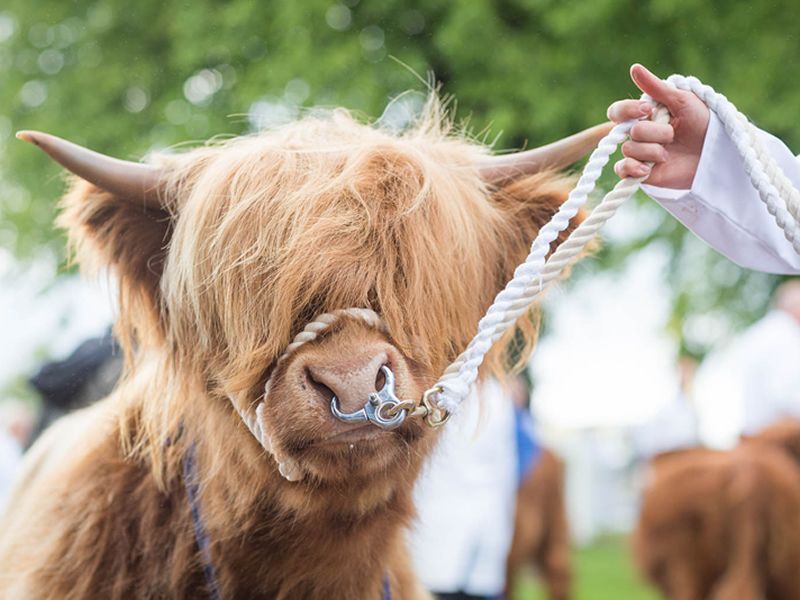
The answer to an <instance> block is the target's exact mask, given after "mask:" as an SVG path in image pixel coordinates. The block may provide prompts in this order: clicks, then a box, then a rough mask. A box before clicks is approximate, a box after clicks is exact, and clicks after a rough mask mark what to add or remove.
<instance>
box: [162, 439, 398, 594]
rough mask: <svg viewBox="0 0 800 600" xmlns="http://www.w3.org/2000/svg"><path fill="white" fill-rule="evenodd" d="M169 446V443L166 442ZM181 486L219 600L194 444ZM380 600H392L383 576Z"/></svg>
mask: <svg viewBox="0 0 800 600" xmlns="http://www.w3.org/2000/svg"><path fill="white" fill-rule="evenodd" d="M167 443H168V444H170V443H171V442H167ZM183 485H184V487H185V488H186V497H187V498H188V499H189V509H190V510H191V513H192V525H193V527H194V539H195V542H197V547H198V549H199V550H200V558H201V559H202V561H203V576H204V577H205V579H206V586H207V587H208V593H209V594H210V596H211V598H212V599H213V600H221V598H222V595H221V594H220V591H219V582H218V581H217V570H216V569H215V568H214V560H213V558H212V557H211V541H210V539H209V537H208V533H207V532H206V528H205V526H204V525H203V515H202V513H201V512H200V503H199V502H198V498H197V496H198V492H199V488H200V485H199V484H198V482H197V462H196V459H195V447H194V444H191V445H190V446H189V449H188V450H187V451H186V454H184V455H183ZM381 600H392V590H391V588H390V587H389V576H388V575H384V576H383V592H382V594H381Z"/></svg>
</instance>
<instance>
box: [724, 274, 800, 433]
mask: <svg viewBox="0 0 800 600" xmlns="http://www.w3.org/2000/svg"><path fill="white" fill-rule="evenodd" d="M737 347H738V351H739V359H740V364H741V373H740V376H741V377H742V388H743V389H742V391H743V409H744V410H743V415H744V418H743V425H742V433H743V434H744V435H748V436H749V435H754V434H757V433H759V432H760V431H762V430H763V429H764V428H766V427H768V426H769V425H772V424H773V423H775V422H777V421H780V420H781V419H783V418H786V417H793V418H796V419H800V279H792V280H789V281H786V282H784V283H782V284H781V285H780V286H778V288H777V289H776V290H775V294H774V296H773V303H772V308H771V309H770V311H769V312H768V313H767V314H766V316H764V317H763V318H762V319H761V320H760V321H758V322H756V323H755V324H753V325H752V326H751V327H750V328H749V329H747V330H746V331H745V332H744V333H743V334H742V336H741V338H740V339H739V340H738V341H737Z"/></svg>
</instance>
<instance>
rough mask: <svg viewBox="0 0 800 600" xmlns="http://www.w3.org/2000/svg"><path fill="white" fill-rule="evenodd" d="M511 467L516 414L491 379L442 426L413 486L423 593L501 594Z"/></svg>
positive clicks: (513, 487)
mask: <svg viewBox="0 0 800 600" xmlns="http://www.w3.org/2000/svg"><path fill="white" fill-rule="evenodd" d="M478 395H479V396H480V398H479V397H478ZM516 461H517V456H516V437H515V429H514V407H513V404H512V402H511V399H510V398H509V397H508V395H507V394H506V392H505V391H504V390H503V388H502V387H501V385H500V384H499V383H498V382H497V381H496V380H494V379H489V380H487V381H486V382H484V383H483V384H482V385H481V386H479V388H478V394H476V393H475V392H473V393H472V394H471V395H470V397H468V398H467V399H466V401H465V402H464V404H463V405H462V408H461V410H460V411H459V412H458V413H457V414H456V415H455V416H453V418H452V419H451V420H450V422H448V423H447V425H445V429H444V431H443V432H442V437H441V439H440V440H439V444H438V446H437V448H436V450H435V452H434V455H433V456H432V457H431V459H430V460H429V461H428V464H427V465H426V468H425V470H424V471H423V474H422V477H421V478H420V480H419V481H418V482H417V487H416V490H415V500H416V505H417V509H418V512H419V517H418V519H417V522H416V523H415V524H414V526H413V527H412V529H411V556H412V557H413V560H414V566H415V568H416V572H417V575H418V576H419V577H420V579H421V580H422V582H423V584H424V585H425V586H426V587H427V588H428V589H429V590H432V591H435V592H456V591H462V592H466V593H468V594H474V595H477V596H496V595H499V594H501V593H502V592H503V590H504V587H505V574H506V558H507V557H508V551H509V549H510V547H511V540H512V537H513V534H514V510H515V503H516V491H517V482H516V476H517V475H516V469H517V462H516Z"/></svg>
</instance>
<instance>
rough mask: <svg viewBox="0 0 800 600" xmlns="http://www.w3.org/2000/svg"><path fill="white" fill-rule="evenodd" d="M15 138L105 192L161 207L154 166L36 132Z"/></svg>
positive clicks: (158, 181)
mask: <svg viewBox="0 0 800 600" xmlns="http://www.w3.org/2000/svg"><path fill="white" fill-rule="evenodd" d="M17 139H20V140H24V141H26V142H30V143H31V144H35V145H36V146H39V148H41V149H42V150H44V151H45V152H46V153H47V154H49V155H50V158H52V159H53V160H55V161H56V162H57V163H59V164H60V165H61V166H63V167H64V168H65V169H67V170H69V171H71V172H73V173H74V174H75V175H77V176H78V177H81V178H83V179H85V180H86V181H89V182H91V183H93V184H95V185H96V186H97V187H99V188H102V189H104V190H105V191H107V192H111V193H112V194H114V195H116V196H119V197H120V198H124V199H127V200H131V201H135V202H142V203H143V204H144V205H145V206H150V207H159V206H161V203H160V201H159V192H160V188H161V184H162V181H161V172H160V170H159V169H158V168H157V167H154V166H152V165H147V164H144V163H135V162H129V161H126V160H119V159H117V158H112V157H110V156H106V155H104V154H100V153H99V152H94V151H93V150H89V149H88V148H84V147H83V146H79V145H78V144H73V143H72V142H68V141H67V140H63V139H61V138H60V137H56V136H54V135H50V134H48V133H42V132H40V131H20V132H18V133H17Z"/></svg>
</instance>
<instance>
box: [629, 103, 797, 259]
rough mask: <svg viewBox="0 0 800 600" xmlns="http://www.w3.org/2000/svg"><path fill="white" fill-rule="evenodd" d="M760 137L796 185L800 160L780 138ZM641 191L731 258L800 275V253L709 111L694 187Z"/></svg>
mask: <svg viewBox="0 0 800 600" xmlns="http://www.w3.org/2000/svg"><path fill="white" fill-rule="evenodd" d="M758 136H759V139H760V140H761V142H762V144H763V145H764V147H765V148H766V150H767V151H768V152H769V153H770V155H771V156H772V157H773V158H774V159H775V160H776V161H777V163H778V165H779V166H780V168H781V169H782V170H783V172H784V174H785V175H786V176H787V177H788V178H789V179H790V180H791V181H792V183H793V184H794V185H795V187H797V188H798V189H800V161H798V160H797V158H795V156H794V154H793V153H792V152H791V151H790V150H789V149H788V148H787V147H786V145H785V144H784V143H783V142H781V141H780V140H779V139H778V138H776V137H774V136H772V135H770V134H769V133H766V132H764V131H759V132H758ZM642 189H643V190H644V191H645V192H646V193H647V194H648V195H649V196H650V197H652V198H653V199H654V200H656V201H657V202H658V203H659V204H661V206H663V207H664V208H665V209H667V211H669V212H670V213H671V214H672V215H673V216H675V218H677V219H678V220H679V221H680V222H681V223H683V224H684V225H685V226H686V227H687V228H689V229H690V230H691V231H693V232H694V233H695V234H696V235H697V236H698V237H700V238H701V239H702V240H704V241H705V242H706V243H708V244H709V245H710V246H711V247H712V248H714V249H715V250H717V251H718V252H719V253H721V254H723V255H724V256H727V257H728V258H729V259H731V260H732V261H733V262H735V263H737V264H739V265H741V266H743V267H746V268H748V269H753V270H756V271H764V272H767V273H782V274H796V273H800V255H799V254H797V253H796V252H795V251H794V249H793V248H792V245H791V244H790V243H789V242H788V241H787V240H786V238H785V237H784V235H783V230H782V229H781V228H780V227H778V225H777V223H776V222H775V219H774V218H773V216H772V215H770V214H769V212H767V207H766V205H765V204H764V203H763V202H762V201H761V199H760V197H759V195H758V192H757V191H756V189H755V188H754V187H753V184H752V183H751V182H750V178H749V177H748V175H747V173H745V170H744V165H743V163H742V159H741V158H740V157H739V152H738V151H737V150H736V146H735V145H734V143H733V141H732V140H731V139H730V137H728V134H727V133H726V132H725V130H724V128H723V127H722V124H721V123H720V121H719V119H718V118H717V116H716V115H715V114H714V113H713V112H712V113H711V118H710V121H709V124H708V131H707V132H706V139H705V142H704V145H703V152H702V155H701V156H700V163H699V164H698V167H697V173H696V174H695V178H694V182H693V183H692V188H691V189H689V190H675V189H670V188H661V187H656V186H652V185H643V186H642Z"/></svg>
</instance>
